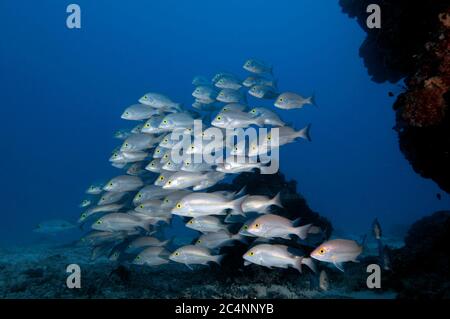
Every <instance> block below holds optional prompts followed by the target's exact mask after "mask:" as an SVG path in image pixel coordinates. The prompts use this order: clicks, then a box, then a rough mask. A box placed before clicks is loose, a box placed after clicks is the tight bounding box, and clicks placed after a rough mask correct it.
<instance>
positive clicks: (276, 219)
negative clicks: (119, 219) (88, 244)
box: [247, 214, 312, 239]
mask: <svg viewBox="0 0 450 319" xmlns="http://www.w3.org/2000/svg"><path fill="white" fill-rule="evenodd" d="M293 224H295V221H294V222H292V221H291V220H289V219H287V218H286V217H282V216H278V215H273V214H267V215H263V216H260V217H258V218H256V219H255V220H254V221H253V223H251V224H250V226H249V227H248V230H247V231H248V232H249V233H251V234H253V235H255V236H258V237H263V238H284V239H290V235H297V236H298V237H299V238H300V239H306V237H307V235H308V230H309V229H310V228H311V226H312V225H311V224H308V225H304V226H300V227H294V226H293Z"/></svg>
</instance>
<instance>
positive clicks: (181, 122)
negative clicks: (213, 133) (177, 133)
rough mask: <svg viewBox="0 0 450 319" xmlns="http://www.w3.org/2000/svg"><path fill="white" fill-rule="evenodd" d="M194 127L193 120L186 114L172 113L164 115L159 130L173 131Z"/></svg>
mask: <svg viewBox="0 0 450 319" xmlns="http://www.w3.org/2000/svg"><path fill="white" fill-rule="evenodd" d="M193 125H194V118H193V117H192V116H191V115H190V114H188V113H172V114H169V115H166V116H165V117H164V119H163V120H162V121H161V123H160V124H159V128H160V129H164V130H174V129H178V128H188V127H191V126H193Z"/></svg>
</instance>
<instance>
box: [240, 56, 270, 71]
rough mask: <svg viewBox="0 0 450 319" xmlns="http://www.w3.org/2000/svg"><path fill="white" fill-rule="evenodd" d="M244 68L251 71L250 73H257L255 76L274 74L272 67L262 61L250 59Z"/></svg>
mask: <svg viewBox="0 0 450 319" xmlns="http://www.w3.org/2000/svg"><path fill="white" fill-rule="evenodd" d="M243 67H244V69H245V70H246V71H249V72H251V73H255V74H272V73H273V70H272V66H270V65H269V64H267V63H265V62H263V61H261V60H257V59H248V60H247V61H245V63H244V66H243Z"/></svg>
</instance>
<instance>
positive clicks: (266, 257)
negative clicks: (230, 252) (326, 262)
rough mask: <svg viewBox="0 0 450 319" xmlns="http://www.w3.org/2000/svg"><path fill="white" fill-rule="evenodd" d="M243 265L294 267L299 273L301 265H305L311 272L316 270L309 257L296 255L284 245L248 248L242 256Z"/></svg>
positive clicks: (264, 245) (261, 245)
mask: <svg viewBox="0 0 450 319" xmlns="http://www.w3.org/2000/svg"><path fill="white" fill-rule="evenodd" d="M243 258H244V260H245V262H244V265H245V266H247V265H249V264H251V263H252V264H257V265H260V266H264V267H268V268H272V267H276V268H285V269H286V268H289V267H291V268H294V269H297V270H298V271H299V272H300V273H301V272H302V265H307V266H308V267H309V268H310V269H311V270H312V271H313V272H316V266H315V264H314V262H313V260H312V259H311V258H307V257H303V256H297V255H294V254H293V253H291V252H290V251H289V247H288V246H285V245H271V244H260V245H256V246H253V247H252V248H250V249H249V250H248V251H247V252H246V253H245V254H244V256H243Z"/></svg>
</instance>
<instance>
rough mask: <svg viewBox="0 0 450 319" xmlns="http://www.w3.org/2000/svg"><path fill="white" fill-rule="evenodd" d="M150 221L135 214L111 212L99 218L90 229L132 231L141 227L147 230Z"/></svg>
mask: <svg viewBox="0 0 450 319" xmlns="http://www.w3.org/2000/svg"><path fill="white" fill-rule="evenodd" d="M149 226H150V223H149V222H148V221H146V220H143V219H140V218H138V217H136V216H132V215H130V214H124V213H111V214H108V215H105V216H103V217H101V218H99V219H98V220H97V221H96V222H95V223H94V224H92V226H91V227H92V229H95V230H100V231H112V232H114V231H132V230H136V229H139V228H142V229H144V230H146V231H149Z"/></svg>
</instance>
